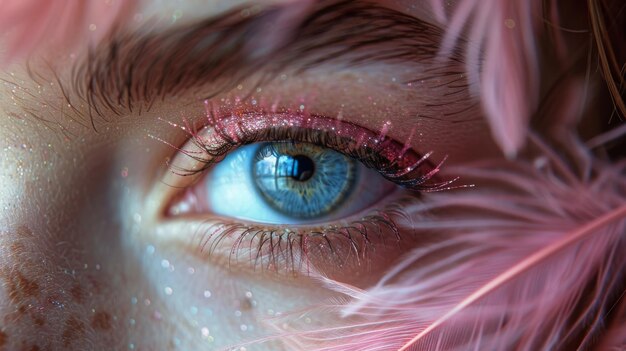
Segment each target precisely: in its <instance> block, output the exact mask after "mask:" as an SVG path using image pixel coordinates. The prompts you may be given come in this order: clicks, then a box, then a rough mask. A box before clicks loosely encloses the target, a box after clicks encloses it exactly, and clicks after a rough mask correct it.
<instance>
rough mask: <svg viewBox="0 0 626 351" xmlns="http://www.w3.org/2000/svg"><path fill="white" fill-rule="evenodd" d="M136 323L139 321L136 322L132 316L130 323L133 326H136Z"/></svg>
mask: <svg viewBox="0 0 626 351" xmlns="http://www.w3.org/2000/svg"><path fill="white" fill-rule="evenodd" d="M135 323H137V322H135V320H134V319H132V318H131V319H130V320H129V321H128V324H130V326H131V327H132V326H134V325H135Z"/></svg>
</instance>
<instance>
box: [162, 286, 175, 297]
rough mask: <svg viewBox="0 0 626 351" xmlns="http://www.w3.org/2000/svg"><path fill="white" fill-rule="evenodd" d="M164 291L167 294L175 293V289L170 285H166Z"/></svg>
mask: <svg viewBox="0 0 626 351" xmlns="http://www.w3.org/2000/svg"><path fill="white" fill-rule="evenodd" d="M163 291H164V292H165V294H166V295H172V294H173V293H174V290H173V289H172V288H171V287H169V286H166V287H165V289H163Z"/></svg>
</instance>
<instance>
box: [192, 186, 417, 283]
mask: <svg viewBox="0 0 626 351" xmlns="http://www.w3.org/2000/svg"><path fill="white" fill-rule="evenodd" d="M416 200H417V198H416V197H415V196H412V195H407V196H406V197H404V198H402V199H399V200H397V201H396V202H394V203H391V204H388V205H387V206H385V208H384V209H382V210H374V211H372V212H371V213H370V214H368V215H366V216H364V217H362V218H360V219H358V220H354V221H351V222H349V223H347V224H344V225H334V226H323V227H319V228H302V229H301V230H300V229H291V228H289V227H288V226H277V227H273V228H271V227H268V226H262V225H256V224H252V225H247V224H243V223H239V222H235V221H223V222H218V223H213V224H210V225H208V226H207V227H205V228H202V229H199V230H198V231H197V232H196V235H195V236H194V239H193V244H194V246H196V247H197V252H198V253H199V254H200V255H201V256H203V257H205V256H206V257H207V258H210V257H212V256H214V255H216V254H219V253H217V251H222V252H225V254H227V255H228V264H229V265H232V264H241V263H244V264H250V265H252V267H253V268H255V269H261V270H270V271H275V272H278V273H280V272H286V273H293V274H298V273H303V274H308V273H310V272H311V270H313V269H316V262H315V259H312V256H311V253H312V252H314V251H315V252H314V253H315V254H316V255H317V256H318V257H323V258H324V260H325V261H329V262H333V263H334V264H335V265H337V266H342V262H344V261H346V260H347V259H348V258H350V256H351V255H353V256H354V257H356V259H357V260H360V259H362V260H363V261H365V260H366V257H367V254H368V250H371V249H375V248H376V247H379V246H378V245H385V246H386V245H398V243H400V242H401V241H402V240H403V239H404V238H405V234H406V233H402V232H401V230H400V229H399V226H398V224H397V221H398V220H400V219H406V218H407V215H406V214H405V213H404V211H403V209H402V208H403V207H404V206H405V205H406V204H407V202H409V201H416ZM224 241H231V242H232V243H231V244H230V245H224ZM373 242H376V245H373ZM318 254H319V255H318Z"/></svg>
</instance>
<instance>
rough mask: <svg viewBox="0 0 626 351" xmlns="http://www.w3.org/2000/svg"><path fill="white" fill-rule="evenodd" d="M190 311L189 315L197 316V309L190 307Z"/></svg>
mask: <svg viewBox="0 0 626 351" xmlns="http://www.w3.org/2000/svg"><path fill="white" fill-rule="evenodd" d="M190 310H191V314H198V307H196V306H191V308H190Z"/></svg>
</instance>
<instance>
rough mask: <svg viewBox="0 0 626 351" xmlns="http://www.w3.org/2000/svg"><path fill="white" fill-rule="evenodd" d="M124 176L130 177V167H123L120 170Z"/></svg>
mask: <svg viewBox="0 0 626 351" xmlns="http://www.w3.org/2000/svg"><path fill="white" fill-rule="evenodd" d="M120 174H121V176H122V178H126V177H128V167H124V168H122V171H121V172H120Z"/></svg>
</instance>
